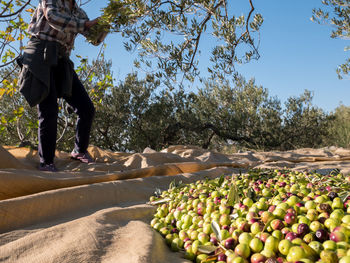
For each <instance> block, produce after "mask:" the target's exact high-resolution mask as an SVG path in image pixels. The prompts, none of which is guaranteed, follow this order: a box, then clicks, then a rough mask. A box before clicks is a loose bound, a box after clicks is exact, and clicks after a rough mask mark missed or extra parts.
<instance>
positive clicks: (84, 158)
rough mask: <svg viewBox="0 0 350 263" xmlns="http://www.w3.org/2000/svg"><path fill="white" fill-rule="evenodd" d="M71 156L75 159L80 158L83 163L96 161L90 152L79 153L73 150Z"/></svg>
mask: <svg viewBox="0 0 350 263" xmlns="http://www.w3.org/2000/svg"><path fill="white" fill-rule="evenodd" d="M71 158H72V159H73V160H78V161H80V162H82V163H94V160H93V159H92V157H91V156H90V154H89V153H88V152H84V153H77V152H75V151H73V152H71Z"/></svg>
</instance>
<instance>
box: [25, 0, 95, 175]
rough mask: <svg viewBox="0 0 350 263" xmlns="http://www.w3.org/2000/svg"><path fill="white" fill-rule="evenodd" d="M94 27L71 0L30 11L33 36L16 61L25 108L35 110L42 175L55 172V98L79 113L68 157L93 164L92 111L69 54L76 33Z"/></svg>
mask: <svg viewBox="0 0 350 263" xmlns="http://www.w3.org/2000/svg"><path fill="white" fill-rule="evenodd" d="M97 23H98V18H96V19H94V20H89V18H88V16H87V15H86V13H85V12H84V11H83V10H82V9H81V8H80V7H78V5H77V3H76V2H75V0H40V1H39V4H38V6H37V8H36V10H35V11H34V13H33V16H32V19H31V21H30V24H29V27H28V33H29V34H30V36H31V38H30V40H29V41H28V44H27V46H26V48H25V50H24V53H23V56H22V57H21V58H20V59H19V60H18V63H19V64H20V66H21V67H22V69H21V73H20V76H19V86H20V92H21V93H22V95H24V97H25V99H26V100H27V101H28V103H29V105H30V106H37V108H38V118H39V128H38V139H39V145H38V152H39V158H40V165H39V170H41V171H51V172H56V171H57V168H56V166H55V164H54V157H55V150H56V137H57V118H58V103H57V99H58V98H64V99H65V101H66V102H67V103H68V104H69V105H70V107H71V109H73V110H74V112H75V113H76V114H77V115H78V119H77V123H76V136H75V146H74V149H73V151H72V152H71V158H73V159H75V160H79V161H81V162H83V163H92V162H93V160H92V158H91V156H90V155H89V153H88V152H87V148H88V145H89V137H90V131H91V126H92V122H93V118H94V114H95V108H94V105H93V103H92V101H91V99H90V98H89V95H88V94H87V92H86V90H85V88H84V86H83V85H82V83H81V82H80V80H79V79H78V76H77V73H76V72H75V71H74V65H73V62H72V61H71V60H70V58H69V56H70V53H71V50H72V48H73V46H74V41H75V38H76V36H77V34H82V35H84V36H85V37H87V36H88V35H89V30H90V29H91V27H93V26H94V25H96V24H97Z"/></svg>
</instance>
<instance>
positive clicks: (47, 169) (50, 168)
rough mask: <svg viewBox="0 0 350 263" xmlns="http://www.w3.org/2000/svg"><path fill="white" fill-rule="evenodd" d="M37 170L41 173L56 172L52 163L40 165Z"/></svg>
mask: <svg viewBox="0 0 350 263" xmlns="http://www.w3.org/2000/svg"><path fill="white" fill-rule="evenodd" d="M39 170H40V171H43V172H58V170H57V168H56V166H55V165H54V164H53V163H50V164H46V163H40V165H39Z"/></svg>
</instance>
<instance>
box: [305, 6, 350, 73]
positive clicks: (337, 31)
mask: <svg viewBox="0 0 350 263" xmlns="http://www.w3.org/2000/svg"><path fill="white" fill-rule="evenodd" d="M322 3H323V4H324V5H325V7H324V9H321V8H319V9H314V10H313V16H312V18H311V20H313V21H317V22H318V23H323V22H326V23H330V24H331V25H332V26H333V28H334V30H333V31H332V33H331V37H332V38H342V39H349V38H350V0H323V1H322ZM349 48H350V47H345V51H347V50H349ZM337 73H338V77H339V78H342V77H343V75H347V74H349V73H350V58H348V59H347V60H346V62H345V63H344V64H342V65H340V66H339V67H338V69H337Z"/></svg>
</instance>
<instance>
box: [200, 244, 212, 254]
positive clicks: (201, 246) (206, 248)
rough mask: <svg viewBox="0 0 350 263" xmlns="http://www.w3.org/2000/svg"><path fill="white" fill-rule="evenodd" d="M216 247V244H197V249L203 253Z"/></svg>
mask: <svg viewBox="0 0 350 263" xmlns="http://www.w3.org/2000/svg"><path fill="white" fill-rule="evenodd" d="M216 249H217V247H216V246H205V245H199V246H198V251H199V252H201V253H204V254H210V253H213V252H214V251H215V250H216Z"/></svg>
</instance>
